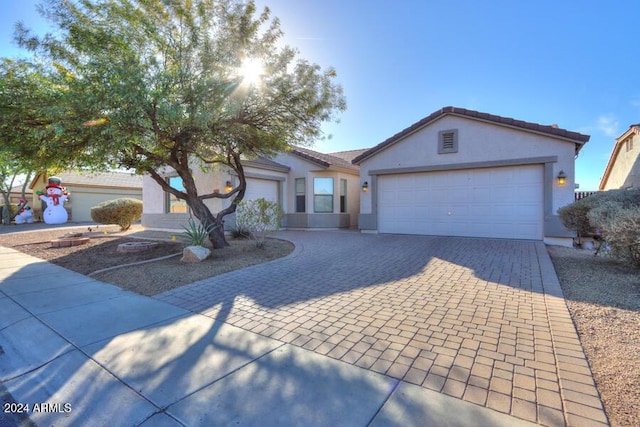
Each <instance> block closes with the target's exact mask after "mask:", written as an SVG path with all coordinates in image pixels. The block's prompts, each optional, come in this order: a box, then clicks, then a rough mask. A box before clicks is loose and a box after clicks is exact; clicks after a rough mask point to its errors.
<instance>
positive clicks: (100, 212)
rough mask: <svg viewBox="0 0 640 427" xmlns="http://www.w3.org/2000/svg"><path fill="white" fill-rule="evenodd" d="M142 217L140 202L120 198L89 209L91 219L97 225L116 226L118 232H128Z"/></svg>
mask: <svg viewBox="0 0 640 427" xmlns="http://www.w3.org/2000/svg"><path fill="white" fill-rule="evenodd" d="M141 217H142V201H141V200H138V199H130V198H121V199H114V200H107V201H104V202H102V203H98V204H97V205H96V206H94V207H92V208H91V219H92V220H94V221H95V222H97V223H98V224H117V225H119V226H120V230H122V231H124V230H128V229H129V227H131V224H133V223H134V222H136V221H139V220H140V218H141Z"/></svg>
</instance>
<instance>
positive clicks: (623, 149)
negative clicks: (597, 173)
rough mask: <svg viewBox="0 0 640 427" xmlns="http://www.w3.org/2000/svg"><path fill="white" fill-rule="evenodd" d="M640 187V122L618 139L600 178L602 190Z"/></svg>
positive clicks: (630, 127)
mask: <svg viewBox="0 0 640 427" xmlns="http://www.w3.org/2000/svg"><path fill="white" fill-rule="evenodd" d="M638 187H640V123H638V124H636V125H631V126H629V129H628V130H627V131H626V132H625V133H623V134H622V135H620V136H619V137H618V138H617V139H616V143H615V145H614V146H613V151H612V152H611V157H609V162H607V167H606V168H605V169H604V175H602V178H601V179H600V187H599V189H600V190H612V189H618V188H638Z"/></svg>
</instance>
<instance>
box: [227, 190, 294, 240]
mask: <svg viewBox="0 0 640 427" xmlns="http://www.w3.org/2000/svg"><path fill="white" fill-rule="evenodd" d="M282 216H283V212H282V209H281V208H280V205H278V204H277V203H275V202H269V201H267V200H265V199H263V198H260V199H256V200H243V201H241V202H240V203H239V204H238V209H237V210H236V224H237V226H238V227H240V228H242V229H245V230H248V231H249V233H250V236H251V238H252V239H253V240H255V242H256V246H257V247H259V248H261V247H263V246H264V244H265V241H266V238H267V233H269V232H272V231H275V230H277V229H278V228H280V221H281V220H282Z"/></svg>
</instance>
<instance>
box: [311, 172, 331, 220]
mask: <svg viewBox="0 0 640 427" xmlns="http://www.w3.org/2000/svg"><path fill="white" fill-rule="evenodd" d="M313 211H314V212H316V213H333V178H313Z"/></svg>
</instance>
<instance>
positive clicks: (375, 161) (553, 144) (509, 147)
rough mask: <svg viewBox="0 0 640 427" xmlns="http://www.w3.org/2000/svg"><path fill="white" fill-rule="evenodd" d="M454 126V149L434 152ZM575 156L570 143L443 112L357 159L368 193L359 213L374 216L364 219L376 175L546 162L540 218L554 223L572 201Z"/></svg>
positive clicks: (369, 208) (370, 209) (371, 210)
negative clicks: (561, 174)
mask: <svg viewBox="0 0 640 427" xmlns="http://www.w3.org/2000/svg"><path fill="white" fill-rule="evenodd" d="M453 129H456V130H457V132H458V152H457V153H450V154H438V133H439V132H440V131H446V130H453ZM574 156H575V145H574V143H572V142H568V141H562V140H560V139H556V138H552V137H548V136H545V135H539V134H534V133H531V132H524V131H521V130H517V129H513V128H508V127H504V126H498V125H495V124H492V123H487V122H482V121H478V120H472V119H467V118H462V117H456V116H444V117H442V118H440V119H439V120H437V121H435V122H433V123H431V124H430V125H428V126H427V127H425V128H422V129H420V130H418V131H417V132H415V133H413V134H411V135H409V136H407V137H405V138H404V139H403V140H401V141H399V142H397V143H395V144H394V145H392V146H390V147H388V148H386V149H384V150H382V151H380V152H378V153H377V154H376V155H374V156H373V157H371V158H369V159H366V160H365V161H363V162H362V163H361V165H360V174H361V180H362V181H368V183H369V191H368V192H367V193H361V197H360V207H361V208H360V209H361V213H362V214H373V215H371V218H369V219H370V220H371V221H369V222H374V221H375V207H374V206H373V205H372V201H373V199H374V197H375V196H374V194H375V192H376V188H375V185H376V178H375V176H377V175H381V174H385V173H390V172H392V171H394V172H396V173H397V172H399V171H407V172H411V171H414V170H415V171H418V170H420V169H423V170H425V169H426V170H428V168H429V167H433V168H439V167H451V168H456V167H458V166H460V167H461V168H468V167H482V166H491V165H493V166H499V165H505V166H506V165H517V164H519V162H520V161H522V162H523V164H524V163H529V164H531V162H533V163H538V162H539V163H541V164H544V165H545V182H544V188H545V204H546V205H545V216H548V217H549V218H545V221H553V219H552V218H550V217H551V216H555V215H556V214H557V210H558V209H559V208H560V207H562V206H565V205H567V204H569V203H572V202H573V200H574V196H573V194H574V187H575V186H574V183H575V169H574ZM561 170H562V171H564V173H565V174H566V176H567V180H566V183H565V185H563V186H560V185H559V184H558V183H557V179H556V177H557V175H558V173H559V172H560V171H561ZM361 221H368V220H367V218H366V215H365V218H363V216H361ZM370 225H371V224H370Z"/></svg>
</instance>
